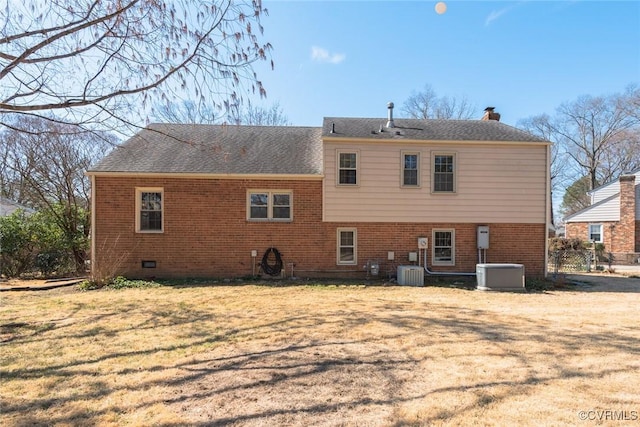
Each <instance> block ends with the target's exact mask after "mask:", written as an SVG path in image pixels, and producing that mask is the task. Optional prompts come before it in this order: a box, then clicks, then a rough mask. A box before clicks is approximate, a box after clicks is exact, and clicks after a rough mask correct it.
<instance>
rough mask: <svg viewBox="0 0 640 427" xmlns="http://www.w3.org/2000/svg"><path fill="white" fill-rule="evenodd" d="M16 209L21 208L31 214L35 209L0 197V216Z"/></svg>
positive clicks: (9, 213) (7, 214)
mask: <svg viewBox="0 0 640 427" xmlns="http://www.w3.org/2000/svg"><path fill="white" fill-rule="evenodd" d="M18 209H21V210H23V211H24V212H25V213H27V214H32V213H34V212H35V211H34V210H33V209H31V208H28V207H26V206H23V205H21V204H20V203H17V202H14V201H13V200H9V199H7V198H5V197H0V216H9V215H11V214H12V213H14V212H15V211H17V210H18Z"/></svg>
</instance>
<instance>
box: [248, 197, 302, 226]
mask: <svg viewBox="0 0 640 427" xmlns="http://www.w3.org/2000/svg"><path fill="white" fill-rule="evenodd" d="M291 199H292V194H291V192H290V191H266V190H251V191H249V192H248V202H247V203H248V205H249V206H248V209H247V219H250V220H263V221H269V220H273V221H291V219H292V211H291Z"/></svg>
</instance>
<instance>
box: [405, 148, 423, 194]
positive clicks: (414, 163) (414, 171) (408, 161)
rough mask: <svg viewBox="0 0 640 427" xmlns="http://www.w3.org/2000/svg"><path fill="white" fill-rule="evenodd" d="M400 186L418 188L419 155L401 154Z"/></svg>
mask: <svg viewBox="0 0 640 427" xmlns="http://www.w3.org/2000/svg"><path fill="white" fill-rule="evenodd" d="M402 186H403V187H418V186H420V154H418V153H404V152H403V153H402Z"/></svg>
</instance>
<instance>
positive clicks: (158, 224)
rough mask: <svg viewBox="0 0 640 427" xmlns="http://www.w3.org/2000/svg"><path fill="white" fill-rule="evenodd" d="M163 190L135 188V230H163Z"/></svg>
mask: <svg viewBox="0 0 640 427" xmlns="http://www.w3.org/2000/svg"><path fill="white" fill-rule="evenodd" d="M163 194H164V190H163V189H162V188H136V231H137V232H139V233H162V232H163V231H164V221H163V219H164V218H163V217H164V215H163V212H164V200H163V199H164V198H163Z"/></svg>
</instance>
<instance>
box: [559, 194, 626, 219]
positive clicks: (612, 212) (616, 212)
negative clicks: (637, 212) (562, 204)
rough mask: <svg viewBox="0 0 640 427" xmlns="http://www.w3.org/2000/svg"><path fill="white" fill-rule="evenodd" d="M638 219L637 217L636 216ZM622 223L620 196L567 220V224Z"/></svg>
mask: <svg viewBox="0 0 640 427" xmlns="http://www.w3.org/2000/svg"><path fill="white" fill-rule="evenodd" d="M636 217H637V216H636ZM599 221H620V196H617V197H612V198H611V200H607V201H606V202H604V203H602V204H600V205H598V206H593V207H591V208H589V209H587V210H585V211H584V212H580V213H578V214H576V215H575V216H573V217H571V218H569V219H567V222H599Z"/></svg>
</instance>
